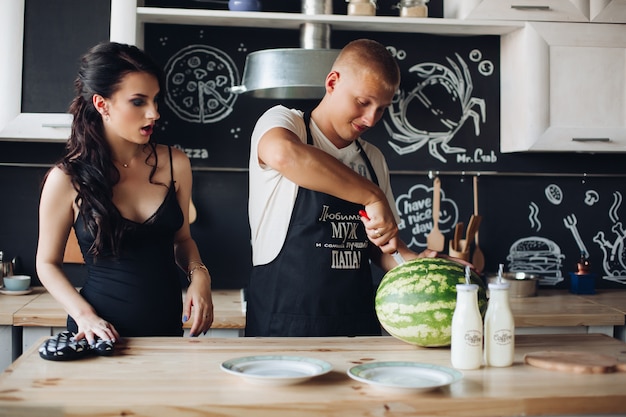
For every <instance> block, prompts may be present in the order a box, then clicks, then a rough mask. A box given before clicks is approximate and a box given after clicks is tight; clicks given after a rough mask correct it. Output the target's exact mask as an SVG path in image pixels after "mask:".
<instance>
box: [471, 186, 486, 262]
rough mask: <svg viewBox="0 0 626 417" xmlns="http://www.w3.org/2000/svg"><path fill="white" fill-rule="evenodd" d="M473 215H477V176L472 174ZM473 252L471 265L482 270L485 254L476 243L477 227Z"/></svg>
mask: <svg viewBox="0 0 626 417" xmlns="http://www.w3.org/2000/svg"><path fill="white" fill-rule="evenodd" d="M474 215H476V216H478V177H477V176H474ZM474 244H475V247H474V253H473V255H472V265H474V268H476V270H477V271H482V270H483V269H484V268H485V255H484V254H483V251H482V250H481V249H480V246H479V245H478V229H476V236H475V237H474Z"/></svg>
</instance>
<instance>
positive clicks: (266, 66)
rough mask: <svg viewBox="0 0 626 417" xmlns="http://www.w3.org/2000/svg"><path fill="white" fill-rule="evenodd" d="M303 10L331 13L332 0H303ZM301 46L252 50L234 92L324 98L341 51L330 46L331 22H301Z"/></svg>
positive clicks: (292, 97) (264, 95) (268, 96)
mask: <svg viewBox="0 0 626 417" xmlns="http://www.w3.org/2000/svg"><path fill="white" fill-rule="evenodd" d="M302 13H303V14H309V15H310V14H332V0H303V1H302ZM300 46H301V47H300V48H280V49H266V50H261V51H256V52H251V53H250V54H248V56H247V57H246V63H245V67H244V70H243V79H242V84H241V85H236V86H232V87H231V92H233V93H237V94H248V95H251V96H252V97H258V98H280V99H314V98H321V97H322V96H323V95H324V81H325V79H326V75H327V74H328V72H329V71H330V68H331V67H332V64H333V62H334V60H335V58H336V57H337V55H338V54H339V50H337V49H330V25H328V24H325V23H304V24H302V25H301V26H300Z"/></svg>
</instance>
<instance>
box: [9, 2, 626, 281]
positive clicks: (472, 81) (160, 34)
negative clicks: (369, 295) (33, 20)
mask: <svg viewBox="0 0 626 417" xmlns="http://www.w3.org/2000/svg"><path fill="white" fill-rule="evenodd" d="M189 1H191V0H189ZM194 3H196V5H197V2H194ZM343 3H344V4H345V2H343ZM273 4H274V3H273ZM289 4H291V5H292V7H293V3H292V2H289ZM430 4H431V5H432V6H434V8H435V9H437V8H438V5H440V4H441V3H440V2H431V3H430ZM281 7H282V6H281ZM387 10H388V11H389V13H391V12H393V10H392V9H391V8H390V7H389V8H388V9H387ZM293 11H298V9H296V10H293ZM395 13H397V10H396V11H395ZM145 35H146V38H145V48H146V50H147V51H148V52H149V53H150V54H151V55H152V56H153V57H154V58H155V60H157V61H158V62H159V63H160V64H161V65H162V66H163V67H164V68H165V70H166V72H167V75H168V80H169V82H170V88H169V90H168V92H167V94H168V95H167V96H166V98H165V100H164V103H163V104H162V105H161V120H160V121H159V127H158V129H157V131H156V133H155V135H156V137H157V139H158V140H159V141H160V142H162V143H167V144H171V145H174V146H178V147H180V148H182V149H184V150H185V151H186V152H187V154H188V155H189V157H190V158H191V161H192V167H193V170H194V189H193V200H194V202H195V204H196V207H197V209H198V220H197V221H196V223H194V224H193V225H192V233H193V235H194V237H195V239H196V241H197V242H198V245H199V247H200V250H201V252H202V256H203V258H204V260H205V261H206V263H207V264H208V266H209V267H210V269H211V272H212V275H213V277H214V285H215V287H216V288H239V287H243V286H245V285H246V282H247V277H248V274H249V271H250V268H251V266H250V259H251V251H250V243H249V241H250V236H249V228H248V220H247V191H248V190H247V187H248V178H247V166H248V155H249V144H250V140H249V138H250V134H251V131H252V128H253V126H254V123H255V121H256V119H257V118H258V116H259V115H260V114H262V113H263V112H264V111H265V110H267V109H268V108H269V107H271V106H273V105H275V104H278V103H282V104H285V105H287V106H289V107H297V108H300V109H311V108H312V107H313V106H315V101H310V100H291V101H279V100H267V99H253V98H250V97H247V96H234V95H232V94H230V93H229V91H228V88H227V87H228V86H229V85H231V84H235V83H238V82H239V79H240V77H241V75H242V73H243V66H244V62H245V57H246V55H247V54H248V53H250V52H252V51H255V50H259V49H266V48H275V47H297V46H299V45H298V43H299V33H298V31H293V30H281V29H253V28H231V27H204V26H180V25H163V24H148V25H146V28H145ZM360 37H370V38H374V39H376V40H378V41H380V42H382V43H384V44H385V45H387V46H388V47H389V48H390V50H391V51H392V52H393V53H394V54H395V56H396V58H397V60H398V63H399V64H400V66H401V69H402V84H401V88H400V90H401V91H400V93H399V94H398V95H397V97H396V100H394V103H393V104H392V106H391V107H390V108H389V111H388V112H387V113H386V114H385V116H384V118H383V120H381V122H380V123H379V124H378V125H377V127H376V128H374V129H372V130H371V131H369V132H367V134H366V135H365V136H364V139H365V140H368V141H371V142H372V143H374V144H376V145H377V146H378V147H379V148H380V149H381V150H382V151H383V153H384V154H385V155H386V157H387V160H388V162H389V166H390V169H391V171H392V186H393V189H394V194H395V196H396V205H397V207H398V211H399V213H400V216H401V219H402V221H401V224H400V235H401V237H402V238H403V239H404V240H405V241H406V242H407V243H409V245H410V247H411V248H413V249H414V250H416V251H421V250H423V249H424V248H425V247H426V243H425V240H426V239H425V236H426V235H427V234H428V232H429V231H430V229H431V228H432V178H433V176H436V175H437V176H439V177H440V179H441V185H442V204H441V218H440V223H439V227H440V229H441V230H442V231H443V232H444V234H445V235H446V237H447V238H450V237H451V235H452V229H453V227H454V225H455V224H456V222H459V221H460V222H465V223H466V224H467V221H468V220H469V217H470V215H471V214H472V213H473V211H474V198H473V194H474V187H473V178H474V177H475V176H477V178H478V181H477V183H478V191H477V194H478V208H479V213H480V214H481V215H482V216H483V221H482V224H481V227H480V233H479V243H480V247H481V249H482V250H483V252H484V253H485V257H486V270H487V271H489V272H493V271H496V270H497V266H498V264H499V263H503V264H504V265H505V270H531V271H533V272H537V273H540V274H541V275H542V280H541V285H542V286H544V287H546V288H567V287H568V286H569V275H568V272H570V271H574V270H575V266H576V262H577V261H578V258H579V256H580V252H581V250H585V251H586V252H587V253H588V254H589V255H590V259H591V264H592V271H593V272H595V273H596V274H597V276H598V278H597V279H596V286H597V287H598V288H624V284H625V283H626V278H625V276H626V252H625V248H624V237H625V236H626V229H625V228H624V225H623V222H622V220H621V216H622V215H624V214H623V213H624V209H623V208H622V204H623V202H622V199H623V196H624V194H625V193H626V186H625V185H624V177H625V176H626V168H625V164H624V163H623V161H624V155H623V154H579V153H514V154H503V153H501V152H500V147H499V142H500V123H499V120H500V111H499V109H500V84H499V78H500V49H499V48H500V47H499V38H498V37H497V36H464V37H457V36H435V35H425V34H402V33H378V32H367V33H366V32H342V31H333V32H332V35H331V43H332V47H333V48H341V47H342V46H343V45H345V44H346V43H347V42H349V41H350V40H352V39H356V38H360ZM198 69H202V70H203V71H198ZM204 70H206V71H204ZM181 80H182V81H183V82H184V83H185V85H195V86H198V85H203V86H209V87H210V88H209V89H207V90H204V93H205V96H202V99H203V100H204V103H205V104H207V105H206V106H205V108H204V110H203V111H202V113H201V112H200V111H199V110H197V107H198V106H196V104H197V100H198V99H199V97H200V96H199V95H198V94H197V91H196V90H194V89H193V88H191V89H186V90H183V89H181V90H176V88H171V87H172V86H175V85H180V84H181V83H180V82H181ZM61 152H62V144H43V143H20V142H0V163H1V164H3V165H4V166H0V186H1V187H2V189H3V190H4V191H7V190H8V191H9V193H8V194H9V195H11V200H10V201H11V204H9V205H7V204H3V205H2V206H1V207H0V214H1V217H0V250H4V251H5V254H7V255H8V256H9V257H11V256H16V255H19V256H20V257H21V258H22V259H23V263H24V269H25V271H26V272H29V273H33V274H34V253H35V247H36V234H37V214H36V211H37V201H38V193H39V183H40V181H41V178H42V177H43V175H44V173H45V171H46V170H47V167H48V166H49V164H51V163H52V162H53V161H54V160H56V158H57V157H58V156H59V155H60V154H61ZM5 195H6V193H5ZM5 201H6V197H5ZM69 268H74V269H77V271H74V270H72V273H73V274H75V275H76V279H80V274H81V270H80V267H78V268H75V267H69ZM381 275H382V272H381V271H376V273H375V276H374V279H375V280H378V279H380V276H381Z"/></svg>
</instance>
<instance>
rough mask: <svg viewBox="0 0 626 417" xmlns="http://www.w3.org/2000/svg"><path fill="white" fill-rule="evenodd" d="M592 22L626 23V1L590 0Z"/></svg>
mask: <svg viewBox="0 0 626 417" xmlns="http://www.w3.org/2000/svg"><path fill="white" fill-rule="evenodd" d="M589 7H590V9H589V10H590V17H591V21H592V22H605V23H626V0H590V4H589Z"/></svg>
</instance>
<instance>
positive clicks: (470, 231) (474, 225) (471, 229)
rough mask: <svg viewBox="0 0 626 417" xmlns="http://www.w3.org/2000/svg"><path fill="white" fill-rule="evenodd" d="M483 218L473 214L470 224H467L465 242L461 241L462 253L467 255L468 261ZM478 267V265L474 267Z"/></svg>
mask: <svg viewBox="0 0 626 417" xmlns="http://www.w3.org/2000/svg"><path fill="white" fill-rule="evenodd" d="M481 220H482V218H481V217H480V216H478V215H475V214H472V215H471V216H470V219H469V223H467V232H466V234H465V241H464V242H463V240H461V241H462V242H463V243H462V244H461V245H460V246H462V248H461V251H462V252H465V253H467V255H466V259H469V251H470V247H471V245H472V243H473V242H474V238H475V237H476V232H477V231H478V227H479V226H480V221H481ZM474 266H476V265H474Z"/></svg>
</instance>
